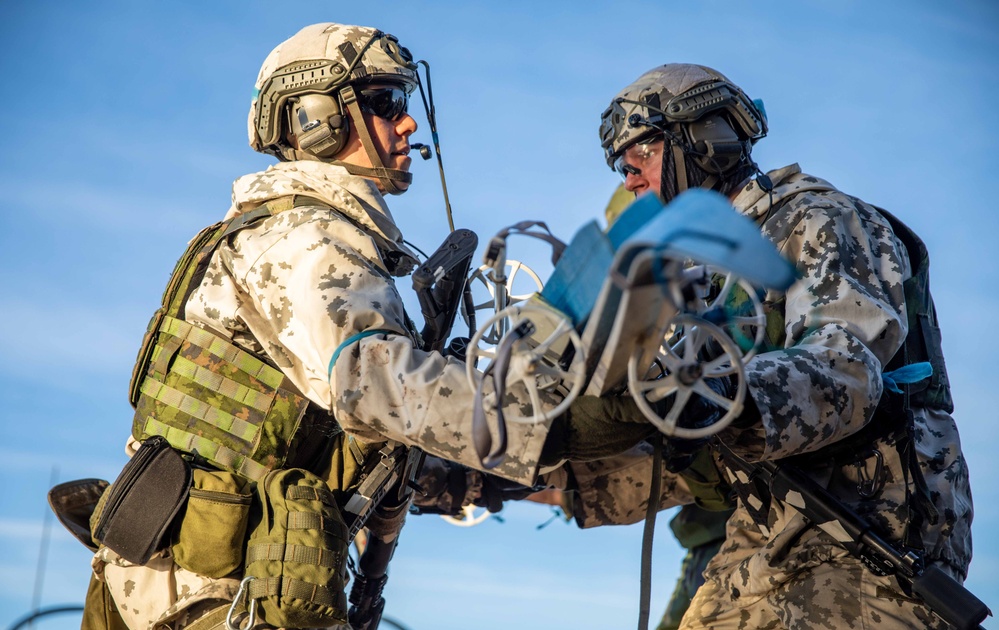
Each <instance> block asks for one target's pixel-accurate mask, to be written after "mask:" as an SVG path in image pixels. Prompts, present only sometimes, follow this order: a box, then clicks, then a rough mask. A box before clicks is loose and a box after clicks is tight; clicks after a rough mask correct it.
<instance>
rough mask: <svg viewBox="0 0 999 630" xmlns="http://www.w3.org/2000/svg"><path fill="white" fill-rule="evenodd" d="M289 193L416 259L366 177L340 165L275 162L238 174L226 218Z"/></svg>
mask: <svg viewBox="0 0 999 630" xmlns="http://www.w3.org/2000/svg"><path fill="white" fill-rule="evenodd" d="M290 195H303V196H307V197H315V198H316V199H318V200H320V201H322V202H323V203H325V204H328V205H330V206H332V207H334V208H336V209H337V210H338V211H340V212H342V213H343V214H344V215H345V216H347V217H348V218H350V219H351V220H352V221H354V222H355V223H357V224H358V225H359V226H361V227H362V228H363V229H365V230H367V231H368V232H370V233H372V234H374V235H376V236H378V237H381V238H380V239H379V241H381V242H383V244H385V245H387V246H388V247H389V248H391V249H392V250H394V251H397V252H399V253H401V254H403V255H405V256H407V257H410V258H412V259H413V260H419V259H418V258H417V256H416V253H415V252H413V250H411V249H410V248H409V247H407V246H406V245H405V244H404V243H403V242H402V232H401V231H400V230H399V227H398V226H397V225H396V224H395V219H394V218H393V217H392V213H391V211H389V208H388V205H387V204H386V203H385V198H384V197H383V196H382V194H381V192H379V190H378V187H377V186H376V185H375V183H374V182H372V181H371V180H369V179H365V178H363V177H358V176H356V175H351V174H350V173H348V172H347V171H346V169H344V168H343V167H342V166H336V165H333V164H326V163H325V162H319V161H312V160H298V161H291V162H279V163H277V164H274V165H273V166H271V167H269V168H268V169H267V170H265V171H261V172H259V173H251V174H249V175H244V176H243V177H240V178H239V179H237V180H236V181H235V182H233V185H232V206H231V207H230V208H229V211H228V212H227V213H226V218H227V219H229V218H231V217H234V216H237V215H239V214H242V213H243V212H246V211H247V210H251V209H253V208H256V207H258V206H260V205H261V204H264V203H267V202H268V201H271V200H272V199H277V198H280V197H287V196H290Z"/></svg>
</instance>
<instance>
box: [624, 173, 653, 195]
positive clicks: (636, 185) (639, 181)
mask: <svg viewBox="0 0 999 630" xmlns="http://www.w3.org/2000/svg"><path fill="white" fill-rule="evenodd" d="M648 187H649V183H648V182H647V181H646V180H645V178H644V177H642V175H641V173H639V174H638V175H635V174H634V173H627V174H626V175H625V177H624V189H625V190H627V191H628V192H632V193H636V194H637V193H639V192H641V191H643V190H645V189H646V188H648Z"/></svg>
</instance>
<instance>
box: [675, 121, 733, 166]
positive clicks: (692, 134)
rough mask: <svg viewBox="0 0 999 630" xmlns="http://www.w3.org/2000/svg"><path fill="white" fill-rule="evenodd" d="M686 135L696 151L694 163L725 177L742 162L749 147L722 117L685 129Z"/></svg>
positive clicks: (687, 126)
mask: <svg viewBox="0 0 999 630" xmlns="http://www.w3.org/2000/svg"><path fill="white" fill-rule="evenodd" d="M684 132H685V135H686V136H687V141H688V142H689V143H690V146H691V147H692V148H693V150H694V154H693V155H692V157H693V158H694V161H695V162H696V163H697V165H698V166H700V167H701V168H702V169H704V170H705V171H707V172H708V173H711V174H714V175H725V174H726V173H728V172H730V171H731V170H732V169H734V168H735V167H737V166H738V165H739V163H740V162H741V161H742V157H743V153H744V151H745V146H744V144H743V142H742V140H741V138H739V134H738V133H736V131H735V129H734V128H733V127H732V125H731V124H729V122H728V121H727V120H725V119H724V118H723V117H722V116H705V117H704V118H701V119H699V120H695V121H694V122H691V123H688V124H687V125H685V129H684Z"/></svg>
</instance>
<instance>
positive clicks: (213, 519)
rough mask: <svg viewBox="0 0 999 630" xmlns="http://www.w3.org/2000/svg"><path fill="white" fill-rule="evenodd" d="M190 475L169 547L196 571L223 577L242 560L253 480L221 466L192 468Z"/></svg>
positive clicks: (178, 560)
mask: <svg viewBox="0 0 999 630" xmlns="http://www.w3.org/2000/svg"><path fill="white" fill-rule="evenodd" d="M192 476H193V480H192V483H191V491H190V493H189V495H188V499H187V507H186V508H184V511H183V513H182V514H181V517H180V525H179V527H178V528H177V536H176V538H175V542H174V544H173V547H172V548H171V552H172V553H173V560H174V562H176V563H177V564H178V565H180V566H181V567H183V568H185V569H187V570H188V571H192V572H194V573H197V574H199V575H204V576H206V577H210V578H221V577H225V576H227V575H229V574H230V573H232V572H233V571H235V570H236V569H238V568H239V567H240V566H241V565H242V564H243V548H244V546H245V544H246V529H247V524H248V523H249V520H250V503H251V502H252V500H253V497H252V484H251V483H250V482H249V480H247V479H246V478H244V477H241V476H239V475H236V474H234V473H231V472H226V471H222V470H204V469H201V468H195V469H194V471H193V475H192Z"/></svg>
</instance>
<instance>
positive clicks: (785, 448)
mask: <svg viewBox="0 0 999 630" xmlns="http://www.w3.org/2000/svg"><path fill="white" fill-rule="evenodd" d="M764 234H765V235H766V236H768V237H769V238H770V239H772V240H773V241H774V243H776V244H777V246H778V248H779V249H780V251H781V253H782V254H784V255H785V256H786V257H787V258H788V259H789V260H791V261H792V262H794V263H795V265H796V267H797V270H798V273H799V280H798V281H796V282H795V284H794V285H792V286H791V288H790V289H788V291H787V293H786V295H785V296H784V299H783V301H782V302H781V301H776V300H774V301H771V300H770V299H769V298H771V297H772V296H769V295H768V301H767V305H766V308H769V309H780V308H783V321H784V328H783V339H782V340H771V341H776V344H775V346H774V349H772V350H771V351H769V352H763V353H761V354H759V355H757V356H756V357H755V358H754V359H752V360H751V361H750V362H749V365H748V366H747V370H746V379H747V384H748V386H749V393H750V395H751V396H752V397H753V400H754V401H755V403H756V405H757V407H759V410H760V415H761V416H762V423H760V424H757V425H756V426H754V427H752V428H749V429H745V430H739V429H734V428H733V429H729V430H726V431H723V432H722V434H721V436H720V437H721V438H722V439H723V440H725V441H726V442H727V443H728V444H729V445H730V446H732V447H733V449H734V450H735V451H736V452H737V453H739V454H740V455H743V456H744V457H747V458H748V459H750V460H758V459H779V458H782V457H787V456H790V455H795V454H799V453H805V452H811V451H815V450H817V449H820V448H822V447H823V446H825V445H827V444H830V443H832V442H836V441H837V440H841V439H843V438H844V437H846V436H848V435H850V434H852V433H855V432H856V431H858V430H859V429H860V428H861V427H863V426H864V424H866V423H867V421H868V420H869V419H870V417H871V415H872V414H873V412H874V408H875V406H876V405H877V402H878V400H879V398H880V396H881V390H882V381H881V370H882V366H883V365H885V364H886V363H887V362H888V360H889V359H890V358H891V357H892V356H893V355H894V354H895V352H896V351H897V350H898V349H899V347H900V346H901V343H902V340H903V339H904V338H905V335H906V333H907V323H906V319H905V299H904V296H903V292H902V280H903V279H904V278H905V277H908V274H909V267H908V265H909V262H908V259H907V257H906V256H905V254H904V249H903V247H902V245H901V243H899V242H898V240H897V239H896V238H895V236H894V234H893V233H892V231H891V229H890V227H889V226H888V223H887V221H885V220H884V219H883V218H882V217H881V216H880V215H879V214H877V213H876V212H875V211H874V210H873V209H872V208H871V207H870V206H868V205H866V204H864V203H863V202H860V201H858V200H855V199H853V198H851V197H847V196H846V195H843V194H842V193H838V192H832V193H819V194H816V193H804V194H799V195H797V196H796V197H794V198H792V200H791V201H790V202H789V203H787V204H786V205H785V206H784V208H783V209H782V211H781V212H779V213H778V214H777V215H776V216H775V217H774V218H773V219H772V220H771V221H770V222H769V223H767V225H766V226H765V229H764Z"/></svg>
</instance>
